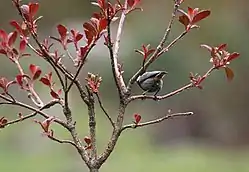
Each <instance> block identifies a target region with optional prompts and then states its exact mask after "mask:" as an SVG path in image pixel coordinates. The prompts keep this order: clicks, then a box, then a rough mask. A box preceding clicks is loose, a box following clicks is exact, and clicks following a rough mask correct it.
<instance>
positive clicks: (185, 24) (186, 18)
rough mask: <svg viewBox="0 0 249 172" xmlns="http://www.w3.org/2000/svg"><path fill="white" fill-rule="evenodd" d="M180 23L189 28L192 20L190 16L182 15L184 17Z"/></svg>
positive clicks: (180, 19) (181, 17)
mask: <svg viewBox="0 0 249 172" xmlns="http://www.w3.org/2000/svg"><path fill="white" fill-rule="evenodd" d="M179 22H180V23H182V24H183V25H184V26H185V27H187V26H188V24H189V22H190V20H189V18H188V16H185V15H182V16H179Z"/></svg>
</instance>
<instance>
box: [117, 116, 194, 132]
mask: <svg viewBox="0 0 249 172" xmlns="http://www.w3.org/2000/svg"><path fill="white" fill-rule="evenodd" d="M193 114H194V113H193V112H182V113H173V114H168V115H166V116H163V117H161V118H158V119H155V120H151V121H148V122H143V123H138V124H128V125H125V126H123V128H122V131H124V130H126V129H128V128H133V129H135V128H140V127H145V126H148V125H153V124H157V123H160V122H162V121H164V120H166V119H170V118H174V117H180V116H190V115H193Z"/></svg>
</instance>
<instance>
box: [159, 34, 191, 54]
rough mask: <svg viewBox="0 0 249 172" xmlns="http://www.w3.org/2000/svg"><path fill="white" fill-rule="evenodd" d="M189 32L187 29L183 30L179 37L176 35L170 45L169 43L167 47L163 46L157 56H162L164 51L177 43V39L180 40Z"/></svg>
mask: <svg viewBox="0 0 249 172" xmlns="http://www.w3.org/2000/svg"><path fill="white" fill-rule="evenodd" d="M187 33H188V32H187V31H186V30H185V31H183V32H182V33H181V34H180V35H179V36H178V37H176V38H175V39H174V40H173V41H172V42H171V43H170V44H169V45H167V46H166V47H165V48H163V49H162V50H161V51H160V52H159V53H158V55H157V57H159V56H161V55H162V54H163V53H165V52H167V51H169V49H170V48H171V47H172V46H173V45H175V43H176V42H177V41H179V40H180V39H181V38H183V37H184V36H185V35H186V34H187Z"/></svg>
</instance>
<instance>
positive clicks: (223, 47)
mask: <svg viewBox="0 0 249 172" xmlns="http://www.w3.org/2000/svg"><path fill="white" fill-rule="evenodd" d="M226 47H227V44H221V45H219V46H218V49H217V51H220V50H224V49H225V48H226Z"/></svg>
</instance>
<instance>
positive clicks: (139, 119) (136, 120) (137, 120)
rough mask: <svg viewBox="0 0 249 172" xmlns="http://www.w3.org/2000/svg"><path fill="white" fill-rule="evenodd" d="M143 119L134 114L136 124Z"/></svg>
mask: <svg viewBox="0 0 249 172" xmlns="http://www.w3.org/2000/svg"><path fill="white" fill-rule="evenodd" d="M141 118H142V117H141V115H139V114H138V113H136V114H134V119H135V121H134V123H135V124H138V123H139V122H140V121H141Z"/></svg>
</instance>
